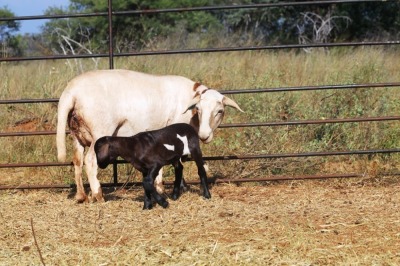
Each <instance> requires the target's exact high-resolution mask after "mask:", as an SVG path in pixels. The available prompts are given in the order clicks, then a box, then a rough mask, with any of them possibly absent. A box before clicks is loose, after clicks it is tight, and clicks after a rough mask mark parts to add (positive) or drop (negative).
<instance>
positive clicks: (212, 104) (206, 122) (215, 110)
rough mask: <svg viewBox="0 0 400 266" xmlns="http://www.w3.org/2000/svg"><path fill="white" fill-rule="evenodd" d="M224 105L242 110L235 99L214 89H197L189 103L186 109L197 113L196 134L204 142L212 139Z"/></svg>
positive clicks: (222, 113) (221, 117)
mask: <svg viewBox="0 0 400 266" xmlns="http://www.w3.org/2000/svg"><path fill="white" fill-rule="evenodd" d="M202 87H204V86H202ZM225 106H230V107H233V108H235V109H237V110H239V111H241V112H243V110H242V109H240V107H239V105H238V104H237V103H236V102H235V101H233V100H232V99H230V98H228V97H226V96H223V95H222V94H221V93H219V92H217V91H216V90H209V89H206V90H201V91H197V93H196V95H195V97H194V98H193V100H192V102H191V103H190V104H189V107H188V110H190V109H194V110H195V111H196V113H197V115H198V120H199V121H198V122H199V125H198V134H199V138H200V139H201V140H202V141H203V142H204V143H209V142H210V141H211V140H212V139H213V136H214V134H213V132H214V130H215V129H217V127H218V126H219V125H220V124H221V122H222V119H223V118H224V114H225Z"/></svg>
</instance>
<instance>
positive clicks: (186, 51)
mask: <svg viewBox="0 0 400 266" xmlns="http://www.w3.org/2000/svg"><path fill="white" fill-rule="evenodd" d="M396 1H397V0H382V1H376V0H366V1H359V0H353V1H348V0H336V1H329V0H328V1H296V2H282V1H280V2H277V3H263V4H240V5H222V6H205V7H192V8H170V9H154V10H128V11H112V8H111V0H108V2H109V10H108V12H97V13H79V14H59V15H40V16H19V17H13V18H0V22H1V21H12V20H21V21H22V20H39V19H64V18H83V17H98V16H103V17H106V16H107V17H108V23H109V25H108V26H109V36H110V38H109V39H110V41H109V52H108V53H97V54H78V55H43V56H32V57H11V58H0V62H19V61H32V60H62V59H85V58H108V59H109V62H110V68H113V58H114V57H134V56H156V55H175V54H193V53H215V52H241V51H261V50H278V49H280V50H281V49H305V48H333V47H357V46H397V45H399V44H400V41H366V42H337V43H314V44H312V43H311V44H282V45H263V46H243V47H220V48H203V49H176V50H161V51H140V52H137V51H134V52H125V53H115V52H114V49H113V46H112V38H113V32H112V27H111V26H112V17H113V16H126V15H147V14H162V13H172V12H198V11H208V12H214V11H220V10H235V9H260V8H274V7H289V6H292V7H296V6H304V5H332V4H359V3H362V2H382V3H384V2H396ZM395 87H400V82H390V83H389V82H388V83H371V84H347V85H346V84H344V85H341V84H339V85H321V86H299V87H278V88H255V89H238V90H221V91H220V92H221V93H222V94H227V95H229V94H249V93H268V92H292V91H293V92H294V91H298V92H305V91H323V90H342V89H368V88H374V89H375V88H376V89H379V88H395ZM58 100H59V99H58V98H50V99H19V100H18V99H17V100H16V99H14V100H12V99H11V100H0V105H9V104H37V103H58ZM398 120H400V116H386V117H355V118H335V119H318V120H299V121H276V122H251V123H231V124H222V125H220V128H249V127H270V126H303V125H318V124H328V123H366V122H384V121H398ZM66 133H69V131H67V132H66ZM55 134H56V132H55V131H34V132H1V133H0V137H25V136H40V135H55ZM399 152H400V149H371V150H352V151H318V152H299V153H286V154H284V153H278V154H245V155H223V156H209V157H207V156H205V157H204V159H205V160H209V161H217V160H220V161H224V160H261V159H262V160H266V159H277V158H304V157H326V156H349V155H359V156H363V155H368V156H370V155H374V154H391V153H399ZM187 161H191V159H190V158H188V159H187ZM121 163H126V161H124V160H118V161H117V163H116V164H121ZM72 165H73V164H72V163H71V162H67V163H58V162H37V163H9V164H0V168H30V167H70V166H72ZM114 174H115V170H114ZM386 174H387V175H400V173H397V172H396V173H394V172H393V173H383V174H382V175H386ZM363 176H365V173H348V174H336V175H335V174H329V175H308V176H306V175H302V176H272V177H265V178H232V179H214V180H210V182H211V183H223V182H224V183H225V182H259V181H260V182H261V181H275V180H298V179H302V180H303V179H327V178H354V177H363ZM187 183H189V184H192V183H193V184H197V183H198V181H187ZM140 184H141V182H131V183H118V181H117V179H116V178H115V177H114V183H107V184H102V186H105V187H108V186H136V185H140ZM166 184H167V185H171V184H172V183H171V182H166ZM73 187H75V186H74V185H64V184H63V185H52V184H45V185H29V184H27V185H19V186H0V189H15V188H18V189H37V188H73Z"/></svg>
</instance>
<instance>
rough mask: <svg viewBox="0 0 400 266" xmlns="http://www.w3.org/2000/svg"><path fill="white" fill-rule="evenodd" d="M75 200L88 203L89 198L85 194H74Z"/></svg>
mask: <svg viewBox="0 0 400 266" xmlns="http://www.w3.org/2000/svg"><path fill="white" fill-rule="evenodd" d="M75 200H76V202H77V203H88V202H89V198H88V197H87V196H86V195H85V194H76V195H75Z"/></svg>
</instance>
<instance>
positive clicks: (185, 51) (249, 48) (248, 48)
mask: <svg viewBox="0 0 400 266" xmlns="http://www.w3.org/2000/svg"><path fill="white" fill-rule="evenodd" d="M399 44H400V41H381V42H337V43H314V44H285V45H264V46H243V47H221V48H203V49H178V50H164V51H142V52H127V53H113V56H114V57H127V56H150V55H176V54H195V53H216V52H242V51H261V50H281V49H305V48H333V47H357V46H387V45H390V46H392V45H399ZM108 57H109V54H108V53H103V54H77V55H49V56H31V57H5V58H0V62H17V61H34V60H59V59H85V58H108Z"/></svg>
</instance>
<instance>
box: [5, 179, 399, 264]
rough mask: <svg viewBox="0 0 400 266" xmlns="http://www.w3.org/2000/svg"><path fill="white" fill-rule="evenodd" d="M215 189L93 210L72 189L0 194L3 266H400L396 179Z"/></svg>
mask: <svg viewBox="0 0 400 266" xmlns="http://www.w3.org/2000/svg"><path fill="white" fill-rule="evenodd" d="M168 191H170V189H168ZM211 193H212V199H211V200H205V199H203V198H202V197H201V196H200V192H199V190H198V186H196V185H192V186H191V191H189V192H186V193H185V194H183V195H182V197H181V198H180V199H179V200H178V201H172V200H169V202H170V206H169V208H167V209H162V208H161V207H160V206H157V207H155V208H154V209H153V210H150V211H143V210H142V206H143V202H142V199H143V197H142V195H143V191H142V189H141V188H133V189H118V190H116V191H114V192H112V193H109V194H107V196H106V200H107V201H106V202H105V203H91V204H76V203H75V201H74V200H73V199H72V198H69V197H68V196H69V194H70V191H68V190H57V191H56V190H26V191H15V190H9V191H0V199H1V204H0V223H1V227H0V246H1V249H0V265H43V264H45V265H160V264H162V265H400V213H399V210H400V209H399V206H400V179H397V178H392V179H390V180H389V181H388V182H381V181H373V182H368V181H367V182H366V181H365V180H357V179H351V180H328V181H296V182H290V181H286V182H272V183H267V184H265V183H263V184H242V185H234V184H218V185H215V186H213V187H212V188H211ZM35 239H36V242H35Z"/></svg>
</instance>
